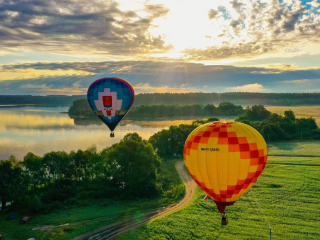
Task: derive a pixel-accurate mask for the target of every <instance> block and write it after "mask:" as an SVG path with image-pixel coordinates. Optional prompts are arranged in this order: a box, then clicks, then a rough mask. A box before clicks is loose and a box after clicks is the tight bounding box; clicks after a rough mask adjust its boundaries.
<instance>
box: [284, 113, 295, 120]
mask: <svg viewBox="0 0 320 240" xmlns="http://www.w3.org/2000/svg"><path fill="white" fill-rule="evenodd" d="M284 116H285V117H286V118H288V119H289V120H290V121H291V122H295V121H296V116H295V115H294V112H293V111H291V110H289V111H284Z"/></svg>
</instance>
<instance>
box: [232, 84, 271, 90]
mask: <svg viewBox="0 0 320 240" xmlns="http://www.w3.org/2000/svg"><path fill="white" fill-rule="evenodd" d="M226 89H230V90H234V91H237V92H263V91H266V90H268V89H266V88H265V87H264V86H263V85H262V84H259V83H254V84H247V85H242V86H237V87H227V88H226Z"/></svg>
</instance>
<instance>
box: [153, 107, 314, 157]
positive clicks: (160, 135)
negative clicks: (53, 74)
mask: <svg viewBox="0 0 320 240" xmlns="http://www.w3.org/2000/svg"><path fill="white" fill-rule="evenodd" d="M218 120H219V119H218V118H216V117H213V118H209V119H207V120H196V121H193V122H192V124H190V125H187V124H181V125H179V126H170V127H169V129H164V130H162V131H159V132H157V133H155V134H154V135H153V136H151V137H150V139H149V142H150V143H151V144H152V145H153V147H154V148H155V149H156V150H157V153H158V154H159V156H160V157H168V156H171V155H172V154H173V153H179V154H183V148H184V144H185V141H186V139H187V137H188V136H189V134H190V133H191V132H192V131H193V130H194V129H195V128H197V127H198V126H200V125H202V124H205V123H207V122H212V121H218ZM235 121H238V122H242V123H245V124H248V125H250V126H252V127H253V128H255V129H256V130H257V131H258V132H260V134H261V135H262V136H263V137H264V139H265V140H266V142H269V141H280V140H281V141H288V140H296V139H301V133H302V135H303V139H309V140H312V139H317V140H320V129H319V128H318V126H317V124H316V121H315V119H314V118H312V117H309V118H299V119H298V118H296V117H295V115H294V112H293V111H291V110H288V111H285V112H284V116H281V115H279V114H276V113H271V112H269V111H268V110H267V109H265V107H264V106H263V105H255V106H252V107H251V108H246V111H245V114H244V115H241V116H239V117H238V118H237V119H236V120H235Z"/></svg>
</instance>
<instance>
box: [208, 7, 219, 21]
mask: <svg viewBox="0 0 320 240" xmlns="http://www.w3.org/2000/svg"><path fill="white" fill-rule="evenodd" d="M218 14H219V11H217V10H214V9H210V10H209V12H208V17H209V20H211V19H215V18H217V16H218Z"/></svg>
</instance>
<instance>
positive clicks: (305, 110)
mask: <svg viewBox="0 0 320 240" xmlns="http://www.w3.org/2000/svg"><path fill="white" fill-rule="evenodd" d="M266 109H267V110H268V111H270V112H272V113H278V114H280V115H282V116H283V115H284V111H288V110H292V111H293V112H294V114H295V116H296V118H308V117H313V118H314V119H316V123H317V125H318V126H320V106H276V107H274V106H272V107H267V106H266Z"/></svg>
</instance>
